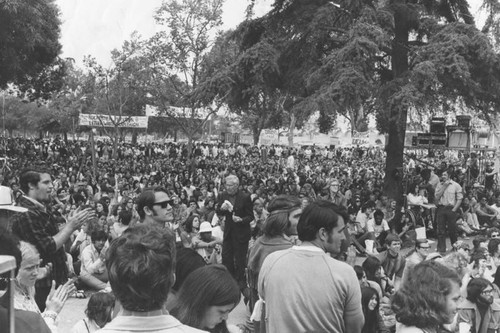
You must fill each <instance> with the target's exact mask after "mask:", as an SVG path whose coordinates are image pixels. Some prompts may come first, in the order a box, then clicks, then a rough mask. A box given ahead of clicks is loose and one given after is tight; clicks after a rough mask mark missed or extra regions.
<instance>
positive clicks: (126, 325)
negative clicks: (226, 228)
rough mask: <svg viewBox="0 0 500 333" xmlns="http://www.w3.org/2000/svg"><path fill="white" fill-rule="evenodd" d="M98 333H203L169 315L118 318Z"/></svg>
mask: <svg viewBox="0 0 500 333" xmlns="http://www.w3.org/2000/svg"><path fill="white" fill-rule="evenodd" d="M97 332H99V333H106V332H110V333H115V332H116V333H118V332H120V333H124V332H155V333H166V332H172V333H174V332H179V333H181V332H193V333H195V332H205V331H201V330H198V329H196V328H192V327H190V326H187V325H183V324H182V323H181V322H180V321H178V320H177V319H175V318H174V317H173V316H171V315H159V316H153V317H136V316H118V317H116V318H115V319H113V320H112V321H111V322H110V323H108V324H106V326H104V327H103V328H102V329H100V330H99V331H97Z"/></svg>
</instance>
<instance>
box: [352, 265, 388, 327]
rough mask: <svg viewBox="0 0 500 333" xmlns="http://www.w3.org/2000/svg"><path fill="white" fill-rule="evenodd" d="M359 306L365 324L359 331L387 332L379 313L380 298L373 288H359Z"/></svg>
mask: <svg viewBox="0 0 500 333" xmlns="http://www.w3.org/2000/svg"><path fill="white" fill-rule="evenodd" d="M358 267H359V266H358ZM361 306H362V308H363V315H364V316H365V325H364V326H363V330H362V331H361V333H389V329H388V328H387V327H386V326H385V324H384V321H383V320H382V316H381V315H380V311H379V306H380V299H379V297H378V292H377V291H376V290H375V289H373V288H371V287H362V288H361Z"/></svg>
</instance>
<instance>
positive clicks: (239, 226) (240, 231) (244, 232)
mask: <svg viewBox="0 0 500 333" xmlns="http://www.w3.org/2000/svg"><path fill="white" fill-rule="evenodd" d="M225 200H228V201H230V200H229V195H228V194H227V192H225V191H224V192H222V194H220V195H219V199H218V203H217V214H222V215H224V216H225V220H226V221H225V225H224V240H227V239H235V240H236V241H238V242H248V241H249V240H250V236H251V230H250V222H251V221H252V220H253V204H252V200H251V199H250V195H249V194H247V193H245V192H242V191H239V190H238V192H237V193H236V198H235V200H234V205H233V211H232V212H228V211H225V210H221V209H220V208H221V206H222V204H223V203H224V201H225ZM233 213H234V214H235V215H236V216H239V217H241V218H242V219H243V221H241V222H238V223H236V222H234V221H233Z"/></svg>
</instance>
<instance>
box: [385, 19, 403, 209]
mask: <svg viewBox="0 0 500 333" xmlns="http://www.w3.org/2000/svg"><path fill="white" fill-rule="evenodd" d="M402 17H404V15H401V14H399V13H398V12H396V13H395V15H394V24H395V33H396V34H395V38H394V41H393V45H392V47H393V57H392V68H393V74H394V78H393V80H403V79H404V76H405V75H406V72H407V71H408V47H407V45H408V28H407V24H406V22H405V19H404V18H402ZM402 85H403V84H402V82H400V84H395V85H394V86H395V87H394V89H393V90H392V91H391V94H393V93H395V92H396V90H397V89H398V88H399V87H401V86H402ZM389 112H390V115H389V133H388V134H389V135H388V140H387V141H388V142H387V144H386V152H387V158H386V165H385V179H384V193H385V194H387V195H388V196H389V198H392V199H395V200H396V202H397V210H396V212H400V211H401V209H400V208H401V207H402V205H403V201H404V200H403V181H402V180H403V151H404V138H405V132H406V118H407V115H408V109H407V108H406V107H401V106H397V105H396V106H395V105H393V104H391V107H390V110H389Z"/></svg>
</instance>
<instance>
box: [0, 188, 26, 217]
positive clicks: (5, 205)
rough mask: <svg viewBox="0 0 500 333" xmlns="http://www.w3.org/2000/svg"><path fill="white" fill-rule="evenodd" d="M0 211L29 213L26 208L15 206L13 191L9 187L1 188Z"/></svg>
mask: <svg viewBox="0 0 500 333" xmlns="http://www.w3.org/2000/svg"><path fill="white" fill-rule="evenodd" d="M0 209H6V210H11V211H13V212H20V213H24V212H27V211H28V209H26V208H24V207H19V206H15V205H14V202H13V201H12V190H11V189H10V187H7V186H0Z"/></svg>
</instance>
